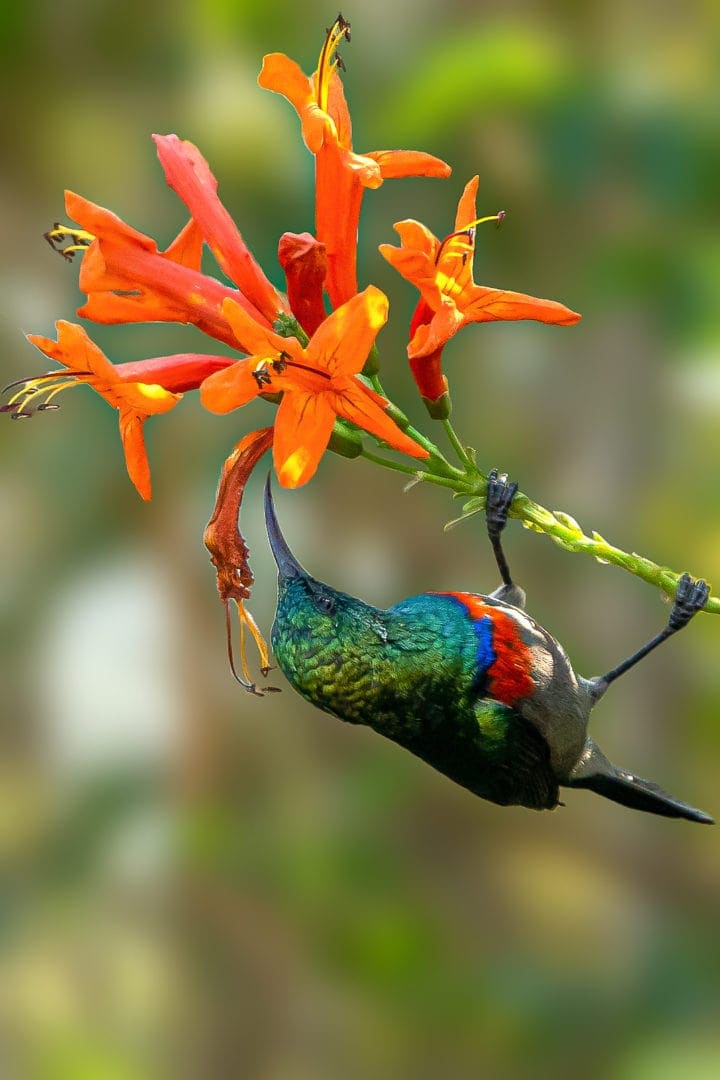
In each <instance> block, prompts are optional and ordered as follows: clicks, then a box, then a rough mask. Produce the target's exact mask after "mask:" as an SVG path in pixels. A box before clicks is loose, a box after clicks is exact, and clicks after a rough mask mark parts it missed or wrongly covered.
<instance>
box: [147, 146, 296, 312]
mask: <svg viewBox="0 0 720 1080" xmlns="http://www.w3.org/2000/svg"><path fill="white" fill-rule="evenodd" d="M153 139H154V140H155V145H156V146H157V152H158V157H159V159H160V164H161V165H162V167H163V170H164V172H165V179H166V181H167V183H168V186H169V187H171V188H172V189H173V191H174V192H175V193H176V194H177V195H178V196H179V197H180V198H181V199H182V201H183V202H184V203H185V205H186V207H187V208H188V210H189V211H190V218H191V220H192V221H194V222H195V223H196V224H197V227H198V229H199V230H200V234H201V236H202V238H203V240H204V241H205V243H206V244H207V245H208V247H209V248H210V250H211V251H212V253H213V255H214V256H215V258H216V259H217V261H218V263H219V265H220V267H221V269H222V270H223V271H224V272H225V273H226V274H227V276H228V277H229V278H230V280H231V281H234V282H235V284H236V285H237V286H238V288H239V289H240V292H241V293H242V295H243V296H244V297H246V299H247V300H248V301H249V302H250V304H251V305H252V306H253V307H255V308H256V309H257V311H259V312H260V314H261V315H262V316H264V318H265V319H266V320H267V322H268V324H269V325H272V323H273V322H274V321H275V319H276V318H277V314H278V312H279V311H287V305H286V304H285V302H284V301H283V299H282V298H281V296H280V294H279V293H278V292H277V290H276V289H275V288H274V287H273V285H271V283H270V282H269V281H268V279H267V278H266V277H265V274H264V273H263V272H262V270H261V268H260V266H259V265H258V263H257V262H256V261H255V259H254V258H253V256H252V255H251V254H250V252H249V250H248V248H247V245H246V244H245V241H244V240H243V238H242V236H241V235H240V233H239V232H238V230H237V227H236V225H235V222H234V221H233V219H232V218H231V217H230V214H229V213H228V212H227V210H226V209H225V207H224V206H223V204H222V203H221V202H220V199H219V198H218V196H217V186H218V184H217V180H216V179H215V177H214V176H213V174H212V172H211V171H210V166H209V165H208V163H207V161H206V160H205V158H204V157H203V156H202V154H201V153H200V151H199V150H198V148H197V147H196V146H194V145H193V144H192V143H191V142H187V141H182V140H181V139H179V138H178V137H177V135H153ZM243 306H245V305H243ZM251 314H252V312H251Z"/></svg>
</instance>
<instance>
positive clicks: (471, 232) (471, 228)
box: [435, 210, 507, 263]
mask: <svg viewBox="0 0 720 1080" xmlns="http://www.w3.org/2000/svg"><path fill="white" fill-rule="evenodd" d="M506 217H507V211H506V210H498V212H497V214H488V215H487V217H481V218H476V219H475V221H470V222H469V223H468V224H467V225H463V227H462V229H458V230H457V231H456V232H451V233H450V235H449V236H446V237H445V239H444V240H443V242H442V243H441V244H440V247H439V248H438V253H437V255H436V256H435V262H436V263H437V262H439V261H440V258H441V257H442V253H443V248H444V247H445V246H446V244H449V243H450V241H451V240H455V239H460V238H461V237H463V236H465V235H467V237H468V243H469V245H470V246H472V245H473V244H474V242H475V229H476V228H477V226H478V225H484V224H485V223H486V222H488V221H495V222H497V224H498V225H502V223H503V221H504V220H505V218H506Z"/></svg>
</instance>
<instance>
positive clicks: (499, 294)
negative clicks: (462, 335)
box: [463, 285, 582, 326]
mask: <svg viewBox="0 0 720 1080" xmlns="http://www.w3.org/2000/svg"><path fill="white" fill-rule="evenodd" d="M467 295H468V296H469V301H470V302H469V303H468V304H467V306H466V307H465V308H464V310H463V322H464V323H469V322H495V321H497V320H512V321H515V320H518V319H535V320H536V321H537V322H542V323H553V324H554V325H556V326H574V324H575V323H576V322H579V321H580V319H581V318H582V315H580V314H578V312H577V311H571V309H570V308H568V307H565V305H564V304H560V303H558V302H557V300H541V299H540V298H538V297H537V296H527V295H526V294H525V293H517V292H508V291H507V290H504V289H491V288H486V287H485V286H483V285H475V286H474V288H473V289H472V290H471V291H470V292H469V293H468V294H467Z"/></svg>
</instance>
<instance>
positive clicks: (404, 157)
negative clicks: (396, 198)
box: [366, 150, 452, 180]
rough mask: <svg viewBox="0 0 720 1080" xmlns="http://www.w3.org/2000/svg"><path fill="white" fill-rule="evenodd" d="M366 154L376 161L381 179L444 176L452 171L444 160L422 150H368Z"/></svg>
mask: <svg viewBox="0 0 720 1080" xmlns="http://www.w3.org/2000/svg"><path fill="white" fill-rule="evenodd" d="M366 156H367V157H369V158H372V159H373V160H374V161H376V162H377V163H378V165H379V166H380V172H381V173H382V178H383V180H399V179H402V178H403V177H407V176H435V177H439V178H444V177H447V176H450V174H451V173H452V169H451V168H450V166H449V165H448V164H447V162H446V161H443V160H442V159H441V158H437V157H434V155H433V154H426V153H425V152H424V151H422V150H370V151H368V153H367V155H366Z"/></svg>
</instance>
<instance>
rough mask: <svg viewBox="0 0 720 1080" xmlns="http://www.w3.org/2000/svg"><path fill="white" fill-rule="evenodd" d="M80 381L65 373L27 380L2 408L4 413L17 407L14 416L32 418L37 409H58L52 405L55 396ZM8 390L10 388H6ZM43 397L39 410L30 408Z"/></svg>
mask: <svg viewBox="0 0 720 1080" xmlns="http://www.w3.org/2000/svg"><path fill="white" fill-rule="evenodd" d="M80 381H81V380H80V379H78V378H77V377H76V376H75V375H72V376H67V374H66V373H65V372H64V371H58V372H49V373H48V374H47V375H39V376H37V377H36V378H34V379H27V380H25V381H24V382H23V383H22V385H21V386H20V389H19V390H16V391H15V393H14V394H13V395H12V396H11V397H10V398H8V402H7V405H3V406H2V411H3V412H10V410H11V409H12V408H13V407H14V406H17V409H16V411H15V414H14V415H17V414H21V415H22V416H31V415H32V414H33V412H35V411H37V409H39V410H40V411H42V410H44V409H47V408H50V407H53V408H57V406H51V405H50V402H51V401H52V399H53V398H54V397H55V395H56V394H59V393H60V391H61V390H67V388H68V387H70V386H77V385H78V383H79V382H80ZM15 385H17V384H15ZM6 389H9V388H8V387H6ZM43 396H45V401H44V402H43V403H42V404H41V405H38V406H37V408H28V406H30V405H31V404H32V402H33V401H35V400H37V399H38V398H41V397H43Z"/></svg>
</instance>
